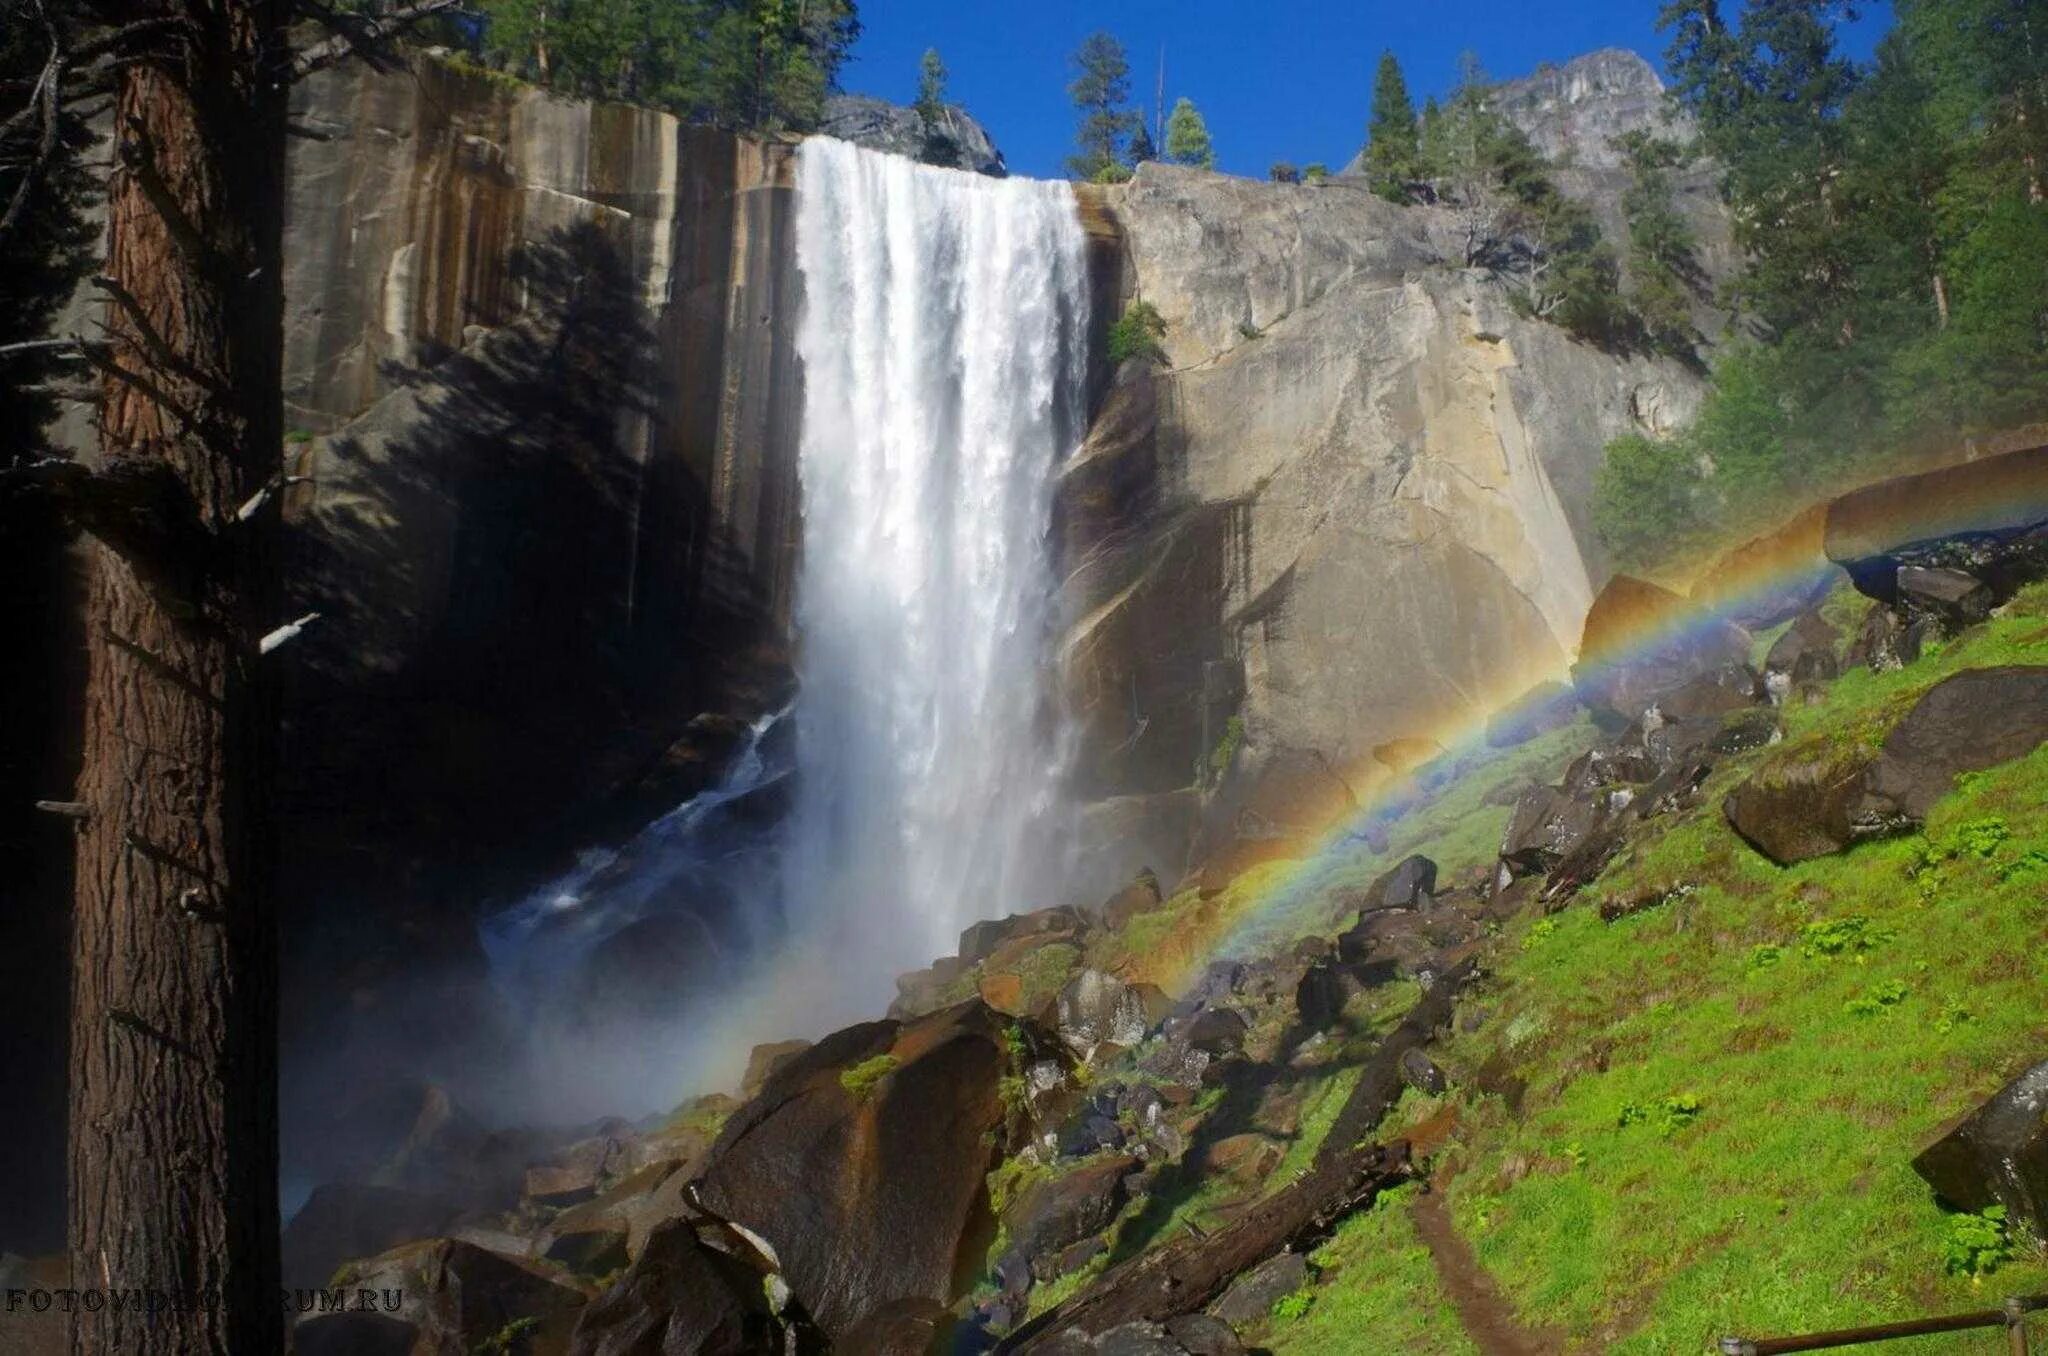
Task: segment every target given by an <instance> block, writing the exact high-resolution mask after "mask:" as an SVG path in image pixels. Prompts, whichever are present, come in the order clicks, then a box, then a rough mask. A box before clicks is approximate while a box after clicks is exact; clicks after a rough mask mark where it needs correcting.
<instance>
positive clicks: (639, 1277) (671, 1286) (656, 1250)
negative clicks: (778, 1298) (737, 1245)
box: [570, 1220, 782, 1356]
mask: <svg viewBox="0 0 2048 1356" xmlns="http://www.w3.org/2000/svg"><path fill="white" fill-rule="evenodd" d="M765 1279H766V1273H765V1272H763V1271H762V1270H761V1268H760V1266H759V1265H758V1263H757V1261H756V1259H754V1258H752V1257H751V1256H745V1255H742V1256H733V1255H731V1254H729V1253H727V1252H724V1251H722V1250H720V1249H718V1248H715V1247H712V1246H710V1245H709V1244H708V1243H706V1242H705V1241H704V1240H703V1239H701V1238H700V1237H699V1236H698V1233H697V1230H696V1228H695V1227H693V1226H692V1224H691V1223H690V1222H689V1221H687V1220H671V1221H669V1222H668V1223H667V1224H665V1225H663V1226H662V1227H661V1228H660V1229H658V1230H656V1231H655V1234H654V1236H653V1237H652V1238H650V1239H649V1240H648V1243H647V1250H646V1251H645V1252H643V1253H641V1255H640V1257H639V1260H637V1261H635V1262H634V1263H633V1265H632V1266H631V1267H629V1268H627V1270H626V1273H625V1275H623V1276H621V1277H620V1278H619V1280H618V1282H617V1283H616V1284H614V1285H613V1286H612V1288H611V1289H609V1290H607V1291H606V1292H605V1293H604V1294H603V1295H602V1296H600V1297H599V1298H598V1299H596V1300H595V1301H593V1302H592V1303H591V1304H590V1305H589V1306H588V1308H587V1309H586V1310H585V1311H584V1313H583V1316H582V1318H581V1321H579V1322H578V1323H577V1325H576V1330H575V1335H574V1337H573V1339H572V1342H571V1346H570V1352H571V1353H572V1356H682V1353H690V1354H691V1356H756V1353H760V1352H768V1351H780V1350H782V1344H781V1336H782V1324H781V1323H780V1322H779V1321H778V1319H777V1317H776V1315H775V1313H774V1311H773V1310H771V1309H770V1308H769V1306H768V1297H767V1287H766V1286H765V1284H764V1281H765Z"/></svg>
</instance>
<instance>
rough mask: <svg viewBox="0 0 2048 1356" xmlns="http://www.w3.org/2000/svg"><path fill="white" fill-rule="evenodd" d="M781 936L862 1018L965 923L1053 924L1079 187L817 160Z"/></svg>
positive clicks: (804, 348) (1082, 275) (837, 156)
mask: <svg viewBox="0 0 2048 1356" xmlns="http://www.w3.org/2000/svg"><path fill="white" fill-rule="evenodd" d="M797 204H798V206H797V218H796V248H797V261H798V267H799V270H800V272H801V274H802V279H803V289H804V302H803V310H802V316H801V320H800V322H799V326H798V336H797V344H798V351H799V354H800V355H801V358H802V365H803V373H804V405H803V424H802V429H803V433H802V441H801V450H800V469H799V475H800V481H801V487H802V501H803V557H802V562H801V565H800V569H799V575H798V583H797V636H798V645H799V660H798V671H799V679H800V691H801V697H800V699H799V702H798V706H797V713H796V720H797V750H798V764H799V767H800V768H801V775H800V778H799V784H798V789H797V795H796V804H795V809H794V814H793V818H792V823H791V827H790V846H789V852H788V854H787V857H786V864H785V869H786V897H787V899H788V901H789V908H790V922H791V924H792V930H793V939H794V940H796V941H797V942H798V944H799V946H800V947H802V946H806V945H807V946H808V947H809V948H810V949H811V952H812V954H813V955H814V956H815V957H818V958H821V959H822V960H823V961H824V962H825V964H826V966H827V969H828V972H829V973H830V974H831V975H832V976H833V977H834V983H833V984H832V988H833V989H834V990H835V992H834V993H833V994H832V998H833V999H834V1000H836V1004H835V1005H839V1006H843V1008H844V1015H846V1016H848V1017H854V1016H862V1015H869V1014H872V1013H873V1012H874V1011H876V1010H877V1008H878V1002H877V1000H878V999H879V1000H882V1001H886V999H887V997H888V994H889V992H890V980H891V979H892V977H893V976H894V975H896V974H897V973H899V972H900V971H903V970H907V969H911V968H915V967H918V966H922V965H925V964H927V963H929V962H930V960H931V959H932V958H933V957H934V956H941V955H948V954H950V953H951V952H952V951H953V949H954V946H955V943H956V941H957V937H958V934H959V931H960V929H961V928H962V927H963V926H965V925H966V924H967V923H969V922H971V921H973V920H975V919H977V918H982V917H987V916H990V915H992V914H996V913H999V912H1002V911H1005V910H1009V909H1019V908H1030V907H1037V906H1040V905H1043V904H1050V903H1054V902H1057V893H1058V889H1059V885H1060V877H1061V875H1062V872H1061V869H1060V863H1061V861H1062V859H1063V855H1064V854H1063V841H1062V840H1063V838H1064V835H1063V833H1062V832H1061V828H1062V826H1061V822H1060V794H1059V788H1058V781H1059V778H1058V761H1059V760H1058V749H1057V745H1058V728H1059V722H1058V720H1057V718H1056V715H1055V714H1054V712H1053V710H1052V708H1051V706H1050V704H1049V696H1048V694H1049V690H1050V684H1049V683H1048V681H1047V672H1048V661H1049V652H1050V632H1051V620H1052V619H1051V616H1050V609H1051V598H1052V593H1053V586H1054V581H1053V578H1052V562H1051V559H1050V543H1049V539H1048V538H1049V530H1050V523H1051V511H1052V509H1051V506H1052V492H1053V482H1054V477H1055V475H1056V474H1057V471H1058V467H1059V464H1060V462H1061V461H1062V460H1063V459H1064V458H1065V456H1066V455H1067V454H1068V453H1069V452H1070V451H1071V450H1072V449H1073V447H1074V446H1075V444H1076V443H1077V442H1078V440H1079V438H1080V435H1081V432H1082V428H1083V416H1084V410H1083V384H1084V377H1085V368H1086V338H1087V326H1088V292H1087V280H1086V266H1085V259H1084V249H1085V240H1084V237H1083V234H1082V230H1081V226H1080V222H1079V218H1078V215H1077V213H1076V210H1075V204H1074V200H1073V195H1072V192H1071V190H1069V189H1068V188H1067V186H1066V185H1064V184H1059V183H1043V182H1035V181H1031V180H1023V179H1010V180H991V179H986V178H982V177H979V176H976V175H972V174H964V173H960V172H957V171H953V170H941V169H933V168H929V167H926V166H921V165H917V164H914V163H912V162H911V161H909V160H906V159H903V158H901V157H895V156H887V155H881V154H877V153H875V152H872V151H867V150H862V149H859V148H857V147H855V146H852V145H849V144H847V143H844V142H838V141H832V140H828V139H824V138H813V139H811V140H809V141H807V142H805V143H804V147H803V150H802V152H801V154H800V155H799V157H798V165H797Z"/></svg>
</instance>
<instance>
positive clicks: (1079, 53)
mask: <svg viewBox="0 0 2048 1356" xmlns="http://www.w3.org/2000/svg"><path fill="white" fill-rule="evenodd" d="M1073 65H1074V72H1075V74H1074V80H1073V83H1071V84H1069V85H1068V86H1067V97H1068V98H1069V99H1071V100H1072V101H1073V104H1074V111H1075V112H1076V113H1077V114H1079V116H1080V125H1079V127H1078V128H1077V129H1076V130H1075V133H1074V144H1075V145H1077V146H1079V147H1080V153H1079V154H1078V155H1073V156H1069V157H1068V158H1067V168H1068V170H1069V171H1070V172H1072V174H1073V176H1074V177H1075V178H1077V179H1088V180H1093V181H1095V182H1097V183H1103V182H1110V183H1114V182H1118V181H1117V180H1114V179H1107V180H1106V179H1104V177H1103V176H1104V174H1105V173H1107V172H1109V171H1110V170H1111V167H1112V166H1114V167H1117V168H1121V169H1122V170H1124V171H1125V177H1129V170H1130V166H1131V165H1132V164H1133V163H1135V158H1127V157H1126V151H1125V147H1126V144H1127V143H1128V142H1129V141H1130V140H1132V139H1133V138H1134V137H1136V136H1138V135H1141V134H1143V132H1144V129H1145V120H1144V118H1143V117H1142V116H1140V115H1139V114H1137V113H1135V112H1132V111H1131V110H1130V109H1128V108H1126V107H1124V105H1125V103H1126V102H1127V101H1128V100H1129V99H1130V97H1131V63H1130V61H1129V59H1128V58H1127V57H1125V55H1124V45H1123V44H1122V43H1121V42H1118V41H1117V40H1116V38H1115V37H1113V36H1112V35H1110V34H1108V33H1099V32H1098V33H1091V34H1089V35H1088V37H1087V39H1086V40H1085V41H1083V42H1082V44H1081V46H1080V47H1079V48H1078V49H1077V50H1076V51H1075V53H1074V56H1073Z"/></svg>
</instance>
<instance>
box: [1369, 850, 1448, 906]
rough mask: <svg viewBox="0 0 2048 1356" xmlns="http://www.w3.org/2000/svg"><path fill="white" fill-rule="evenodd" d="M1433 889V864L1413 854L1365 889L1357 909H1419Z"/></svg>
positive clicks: (1425, 903)
mask: <svg viewBox="0 0 2048 1356" xmlns="http://www.w3.org/2000/svg"><path fill="white" fill-rule="evenodd" d="M1435 889H1436V863H1435V862H1433V861H1431V860H1430V859H1429V858H1427V857H1424V856H1422V855H1421V854H1419V853H1418V854H1416V855H1415V856H1412V857H1407V858H1404V859H1402V861H1401V862H1400V863H1399V864H1398V865H1396V866H1395V867H1394V868H1393V869H1392V870H1390V871H1387V872H1385V873H1383V874H1382V875H1381V876H1380V877H1379V879H1377V880H1375V881H1374V882H1373V883H1372V884H1371V885H1368V886H1366V887H1365V902H1364V903H1363V904H1361V905H1360V906H1359V907H1360V908H1361V909H1421V908H1427V907H1428V905H1429V897H1430V895H1431V893H1432V892H1434V891H1435Z"/></svg>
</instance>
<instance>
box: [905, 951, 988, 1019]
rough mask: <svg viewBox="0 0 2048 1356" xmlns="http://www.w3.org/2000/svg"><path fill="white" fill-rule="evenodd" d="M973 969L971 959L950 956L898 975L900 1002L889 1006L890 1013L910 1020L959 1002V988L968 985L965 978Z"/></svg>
mask: <svg viewBox="0 0 2048 1356" xmlns="http://www.w3.org/2000/svg"><path fill="white" fill-rule="evenodd" d="M972 968H973V963H972V962H970V961H965V960H962V959H961V958H960V957H958V956H946V957H943V958H941V959H939V960H935V961H933V962H932V963H931V964H930V965H928V966H926V967H925V968H924V969H922V970H913V971H911V972H910V973H909V974H907V975H898V976H896V1001H895V1002H893V1003H891V1004H890V1005H889V1016H890V1017H891V1018H893V1019H896V1020H898V1021H909V1020H911V1019H913V1018H917V1017H923V1016H925V1015H927V1014H929V1013H933V1012H937V1011H938V1010H939V1009H940V1008H943V1007H946V1006H947V1005H948V1004H950V1003H954V1002H957V1001H958V1000H959V998H960V993H959V990H961V989H962V988H964V987H966V986H965V985H964V984H962V982H961V981H962V980H964V979H965V978H966V976H967V972H968V971H969V970H970V969H972Z"/></svg>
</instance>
